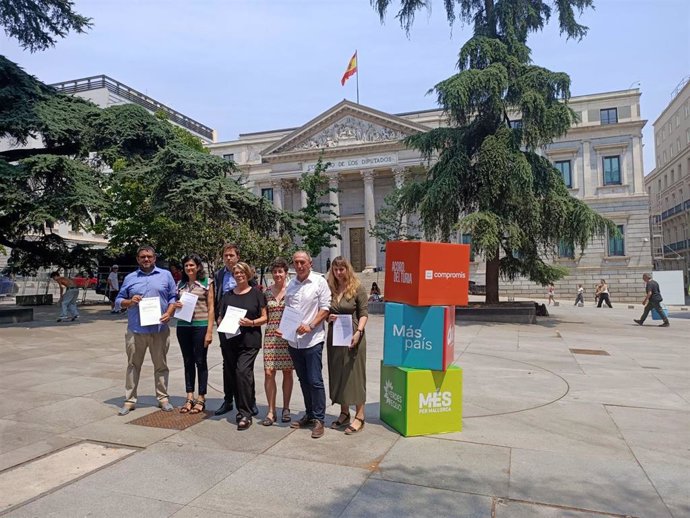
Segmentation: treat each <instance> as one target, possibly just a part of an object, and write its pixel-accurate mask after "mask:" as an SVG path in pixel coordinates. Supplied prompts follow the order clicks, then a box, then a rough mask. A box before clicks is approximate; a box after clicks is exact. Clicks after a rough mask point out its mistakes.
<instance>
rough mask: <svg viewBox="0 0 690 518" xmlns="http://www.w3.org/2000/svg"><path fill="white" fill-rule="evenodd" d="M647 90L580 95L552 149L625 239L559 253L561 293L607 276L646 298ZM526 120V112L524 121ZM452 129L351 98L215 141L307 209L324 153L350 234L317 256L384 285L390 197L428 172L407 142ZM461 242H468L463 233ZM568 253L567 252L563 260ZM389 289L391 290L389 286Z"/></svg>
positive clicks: (479, 267)
mask: <svg viewBox="0 0 690 518" xmlns="http://www.w3.org/2000/svg"><path fill="white" fill-rule="evenodd" d="M639 101H640V92H639V90H638V89H632V90H624V91H619V92H609V93H602V94H593V95H586V96H581V97H574V98H572V99H571V102H570V105H571V107H572V108H573V110H574V111H575V112H576V114H577V115H578V120H579V122H578V123H577V124H575V125H574V126H573V128H572V129H571V131H569V132H568V134H567V135H566V136H565V137H563V138H562V139H558V140H557V141H556V142H554V143H553V144H552V145H550V146H549V147H548V148H547V149H544V150H542V152H543V153H544V154H545V156H547V157H548V158H549V159H550V160H552V161H553V162H554V164H555V165H557V167H558V168H559V169H560V170H561V171H562V172H563V174H564V178H565V179H566V184H567V185H569V187H570V192H571V193H572V195H573V196H577V197H579V198H581V199H582V200H584V201H585V202H586V203H587V204H588V205H590V206H591V207H592V208H594V209H595V210H597V211H599V212H600V213H602V214H604V215H606V216H607V217H609V218H611V219H612V220H613V221H614V222H616V224H617V225H619V226H620V229H621V231H622V234H623V239H620V240H609V239H608V238H604V239H596V240H594V241H593V242H592V243H591V244H590V245H589V246H588V247H587V248H586V250H585V251H584V253H583V254H580V253H579V251H575V253H574V254H568V253H565V254H564V255H566V256H568V255H571V256H570V257H556V258H555V259H554V261H555V262H557V263H559V264H562V265H564V266H567V267H568V268H569V269H570V272H571V273H570V275H569V276H568V277H567V278H566V279H564V280H563V281H562V282H560V283H559V284H558V285H557V286H556V288H557V293H558V294H559V297H564V298H570V297H572V299H573V300H574V298H575V291H576V289H577V285H578V284H579V283H581V284H583V285H584V286H585V289H586V290H587V292H588V293H589V294H590V296H593V290H594V285H595V284H596V283H597V282H598V280H599V279H601V278H606V279H607V281H608V283H609V285H610V289H611V293H612V300H614V301H616V300H618V301H632V300H637V299H638V298H639V292H640V289H639V288H640V286H639V285H640V277H641V275H642V273H643V272H645V271H649V270H651V266H652V264H651V253H650V244H649V237H648V235H649V233H648V228H649V224H648V221H649V209H648V196H647V192H646V191H645V189H644V180H643V178H644V172H643V160H642V141H641V139H642V128H643V127H644V125H645V123H646V121H644V120H642V119H641V117H640V104H639ZM515 119H519V115H515ZM444 124H446V119H445V118H444V116H443V113H442V112H441V111H439V110H427V111H420V112H410V113H402V114H398V115H391V114H387V113H383V112H379V111H377V110H374V109H371V108H368V107H366V106H362V105H358V104H355V103H352V102H349V101H343V102H341V103H339V104H337V105H336V106H334V107H333V108H331V109H330V110H328V111H326V112H324V113H323V114H321V115H319V116H317V117H316V118H314V119H312V120H311V121H309V122H307V123H305V124H304V125H303V126H301V127H298V128H289V129H283V130H275V131H265V132H259V133H249V134H241V135H240V137H239V139H237V140H234V141H229V142H219V143H216V144H211V145H209V148H210V150H211V152H212V153H214V154H217V155H220V156H223V157H225V158H226V159H228V160H233V161H235V162H236V163H237V165H238V166H239V167H240V168H241V169H242V171H243V172H244V173H245V174H246V175H247V178H248V180H249V183H248V187H249V188H250V189H252V190H253V191H254V192H255V193H256V194H257V195H260V196H265V197H267V198H270V199H271V200H273V203H274V205H275V206H276V207H278V208H281V209H286V210H291V211H296V210H299V208H300V207H301V206H302V204H303V203H304V202H305V200H304V197H303V196H302V193H300V192H298V189H297V184H296V182H297V180H298V179H299V177H300V176H301V174H302V173H303V172H305V171H309V170H310V168H311V167H313V164H314V163H315V162H316V160H317V158H318V156H319V155H320V154H321V153H323V155H324V160H325V161H328V162H331V167H329V169H328V175H329V179H330V185H331V186H332V187H337V188H338V189H339V192H338V193H332V194H331V195H330V197H329V198H330V201H331V202H332V203H334V205H335V210H336V212H337V213H338V214H339V215H340V221H341V228H340V232H341V235H342V237H343V240H342V241H338V242H337V243H335V244H336V246H335V247H333V248H331V249H330V250H324V251H323V252H322V253H321V254H320V255H319V256H318V257H316V258H315V259H314V267H315V269H316V270H319V271H325V269H326V262H327V260H328V259H329V258H331V259H332V258H333V257H335V256H336V255H341V254H342V255H344V256H346V257H349V258H350V259H351V260H352V262H353V265H354V266H355V268H356V269H357V270H360V271H363V272H364V275H362V278H363V279H365V280H366V283H367V285H369V284H370V283H371V281H370V279H377V282H378V281H380V283H379V284H380V285H382V284H383V274H376V273H372V272H375V270H378V269H380V268H382V267H383V265H384V254H383V253H382V252H381V251H380V250H379V248H380V246H379V245H378V244H377V243H376V242H375V240H374V239H373V238H372V237H370V236H369V235H368V232H367V230H368V228H369V227H370V226H372V225H374V224H375V222H376V214H377V213H378V211H379V210H380V209H381V208H382V206H383V200H384V197H385V195H386V194H387V193H388V192H389V191H390V190H391V189H392V188H393V187H394V186H395V185H396V182H397V183H400V182H403V181H405V179H406V178H409V177H410V175H412V174H415V172H419V171H420V170H423V169H424V168H425V167H428V165H429V164H427V163H425V162H424V161H423V160H422V158H421V157H420V156H419V154H418V153H417V152H416V151H412V150H409V149H405V148H404V147H403V146H402V145H401V144H400V139H401V138H403V137H405V136H407V135H410V134H414V133H417V132H420V131H428V130H429V129H431V128H436V127H440V126H443V125H444ZM457 240H458V241H462V240H463V236H461V235H458V236H457ZM556 255H558V254H556ZM471 273H472V279H473V280H475V281H476V282H477V283H478V284H483V282H484V276H485V270H484V263H483V262H482V260H481V257H476V258H475V261H474V262H473V263H472V265H471ZM382 287H383V286H382ZM544 292H545V290H544V288H543V287H541V286H536V285H534V283H530V282H528V281H526V280H517V281H515V282H504V283H502V286H501V294H502V295H503V296H515V297H543V295H544Z"/></svg>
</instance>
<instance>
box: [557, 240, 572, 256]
mask: <svg viewBox="0 0 690 518" xmlns="http://www.w3.org/2000/svg"><path fill="white" fill-rule="evenodd" d="M558 257H564V258H568V259H572V258H574V257H575V250H574V249H573V245H572V244H570V243H567V242H565V241H564V240H561V241H560V243H558Z"/></svg>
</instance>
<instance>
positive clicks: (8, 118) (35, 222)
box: [0, 56, 105, 273]
mask: <svg viewBox="0 0 690 518" xmlns="http://www.w3.org/2000/svg"><path fill="white" fill-rule="evenodd" d="M0 81H1V82H0V99H3V100H5V99H11V100H13V102H11V103H9V104H5V103H0V106H2V108H0V138H6V139H8V140H9V141H10V142H14V143H16V144H27V143H28V142H29V138H31V137H34V138H36V139H39V140H40V144H39V145H38V147H36V145H35V144H31V145H26V146H24V147H20V148H12V149H8V150H6V151H2V152H0V246H2V247H6V248H11V249H12V252H11V255H10V259H9V264H10V267H11V269H13V271H15V272H18V273H33V272H35V271H36V270H37V269H38V268H40V267H42V266H50V265H54V264H59V265H61V266H64V267H83V268H85V269H86V268H89V267H91V266H92V261H91V260H90V259H88V258H87V256H88V247H83V246H82V247H69V246H67V244H66V243H65V241H64V240H63V239H62V238H61V237H60V236H58V235H56V234H53V232H52V230H51V226H52V225H53V224H54V223H57V222H63V221H64V222H69V223H71V224H72V225H73V226H74V227H75V228H77V227H80V228H91V227H92V225H93V224H94V218H93V215H94V214H97V213H98V212H99V211H101V210H102V209H103V207H104V202H105V199H104V197H103V195H102V189H101V185H102V181H103V177H102V175H101V172H100V170H94V169H93V168H92V167H90V165H89V164H88V162H87V160H86V159H87V157H88V141H89V138H90V137H89V135H88V134H87V131H86V130H87V128H88V127H89V121H90V120H91V119H92V118H93V117H96V116H97V115H98V108H97V107H96V106H94V105H93V104H91V103H89V102H87V101H84V100H82V99H78V98H73V97H68V96H63V95H59V94H56V93H55V91H54V90H52V89H51V88H49V87H47V86H46V85H44V84H42V83H41V82H40V81H38V80H37V79H35V78H33V77H32V76H30V75H29V74H27V73H26V72H24V71H23V70H22V69H21V68H20V67H18V66H17V65H16V64H14V63H12V62H11V61H9V60H7V59H5V58H3V57H2V56H0ZM32 142H33V141H32Z"/></svg>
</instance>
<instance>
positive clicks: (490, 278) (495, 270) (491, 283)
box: [484, 250, 500, 304]
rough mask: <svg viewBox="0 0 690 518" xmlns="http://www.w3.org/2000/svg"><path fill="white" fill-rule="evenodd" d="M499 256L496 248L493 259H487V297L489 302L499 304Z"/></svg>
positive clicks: (486, 300)
mask: <svg viewBox="0 0 690 518" xmlns="http://www.w3.org/2000/svg"><path fill="white" fill-rule="evenodd" d="M499 260H500V258H499V256H498V250H496V252H495V254H494V258H493V259H487V260H486V299H485V300H484V302H486V303H487V304H498V277H499V275H498V274H499Z"/></svg>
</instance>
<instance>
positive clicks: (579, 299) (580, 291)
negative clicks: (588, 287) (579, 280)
mask: <svg viewBox="0 0 690 518" xmlns="http://www.w3.org/2000/svg"><path fill="white" fill-rule="evenodd" d="M578 304H582V305H584V304H585V289H584V288H583V287H582V284H578V285H577V295H576V296H575V305H576V306H577V305H578Z"/></svg>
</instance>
